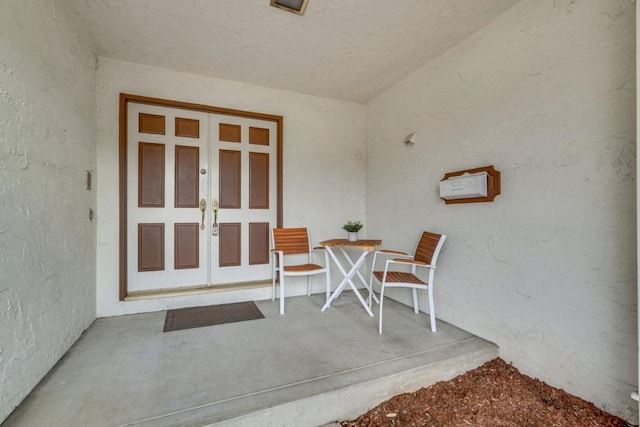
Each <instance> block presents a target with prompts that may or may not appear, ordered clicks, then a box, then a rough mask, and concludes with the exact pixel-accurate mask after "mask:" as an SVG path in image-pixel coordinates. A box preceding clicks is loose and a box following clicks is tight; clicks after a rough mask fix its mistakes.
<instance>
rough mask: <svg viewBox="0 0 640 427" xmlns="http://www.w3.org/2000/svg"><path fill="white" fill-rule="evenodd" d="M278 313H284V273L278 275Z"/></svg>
mask: <svg viewBox="0 0 640 427" xmlns="http://www.w3.org/2000/svg"><path fill="white" fill-rule="evenodd" d="M280 314H284V274H281V275H280Z"/></svg>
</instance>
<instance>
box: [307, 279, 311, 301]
mask: <svg viewBox="0 0 640 427" xmlns="http://www.w3.org/2000/svg"><path fill="white" fill-rule="evenodd" d="M307 296H308V297H310V296H311V275H309V276H307Z"/></svg>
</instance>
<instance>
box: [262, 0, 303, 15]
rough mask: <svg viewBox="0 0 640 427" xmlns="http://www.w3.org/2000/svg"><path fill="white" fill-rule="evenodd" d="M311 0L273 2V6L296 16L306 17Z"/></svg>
mask: <svg viewBox="0 0 640 427" xmlns="http://www.w3.org/2000/svg"><path fill="white" fill-rule="evenodd" d="M308 1H309V0H271V6H273V7H277V8H278V9H282V10H286V11H287V12H291V13H295V14H296V15H304V11H305V9H306V8H307V2H308Z"/></svg>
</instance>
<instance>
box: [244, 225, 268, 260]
mask: <svg viewBox="0 0 640 427" xmlns="http://www.w3.org/2000/svg"><path fill="white" fill-rule="evenodd" d="M249 264H251V265H256V264H269V223H268V222H251V223H249Z"/></svg>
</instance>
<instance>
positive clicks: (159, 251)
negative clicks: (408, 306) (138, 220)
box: [138, 223, 164, 271]
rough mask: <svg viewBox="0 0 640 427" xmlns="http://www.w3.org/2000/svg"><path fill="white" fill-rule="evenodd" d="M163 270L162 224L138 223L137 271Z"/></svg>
mask: <svg viewBox="0 0 640 427" xmlns="http://www.w3.org/2000/svg"><path fill="white" fill-rule="evenodd" d="M160 270H164V224H162V223H142V224H138V271H160Z"/></svg>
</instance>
